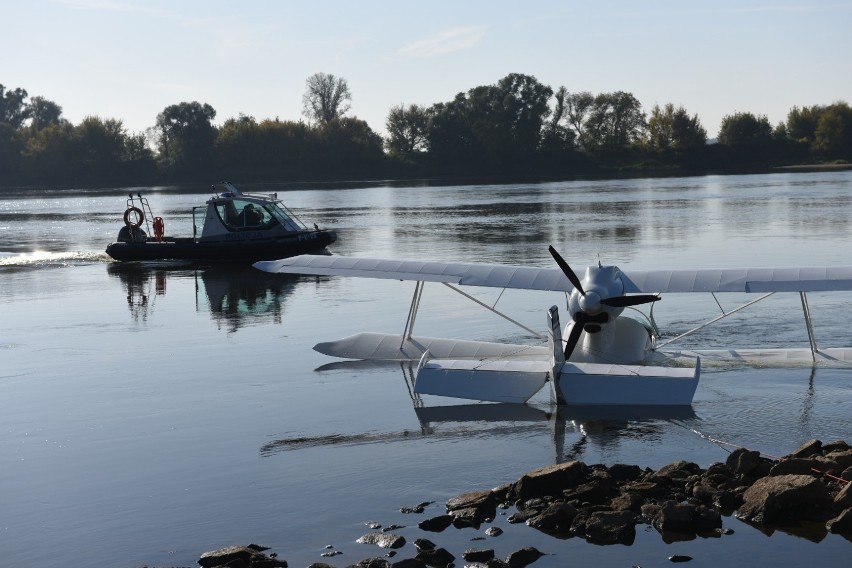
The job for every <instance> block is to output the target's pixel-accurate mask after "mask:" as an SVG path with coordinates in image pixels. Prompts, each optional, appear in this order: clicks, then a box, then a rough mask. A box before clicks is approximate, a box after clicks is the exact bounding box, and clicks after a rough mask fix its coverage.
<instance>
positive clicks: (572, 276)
mask: <svg viewBox="0 0 852 568" xmlns="http://www.w3.org/2000/svg"><path fill="white" fill-rule="evenodd" d="M548 250H549V251H550V254H551V256H553V260H555V261H556V264H558V265H559V268H561V269H562V272H563V273H564V274H565V276H567V277H568V281H569V282H571V285H572V286H574V288H576V289H577V291H578V292H579V293H580V295H581V296H585V295H586V292H585V291H584V290H583V285H582V284H580V279H579V278H577V275H576V274H575V273H574V271H573V270H571V267H570V266H568V263H567V262H565V259H564V258H562V255H560V254H559V253H558V252H556V249H555V248H553V245H550V247H549V248H548Z"/></svg>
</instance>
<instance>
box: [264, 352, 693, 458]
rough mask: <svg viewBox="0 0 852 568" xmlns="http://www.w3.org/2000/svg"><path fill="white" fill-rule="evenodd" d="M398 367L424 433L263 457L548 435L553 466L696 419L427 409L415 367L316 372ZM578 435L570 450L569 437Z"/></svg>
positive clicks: (315, 443)
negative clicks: (396, 444)
mask: <svg viewBox="0 0 852 568" xmlns="http://www.w3.org/2000/svg"><path fill="white" fill-rule="evenodd" d="M397 365H398V366H400V367H401V368H402V372H403V377H404V379H405V382H406V386H407V387H408V390H409V394H410V395H411V399H412V402H413V406H414V412H415V414H416V415H417V419H418V422H419V424H420V429H419V431H418V430H402V431H399V432H375V431H374V432H363V433H358V434H351V433H345V434H336V433H335V434H326V435H320V436H295V437H288V438H282V439H279V440H275V441H273V442H270V443H268V444H265V445H263V446H262V447H261V449H260V453H261V455H272V454H275V453H278V452H284V451H294V450H300V449H306V448H316V447H325V446H359V445H365V444H375V443H381V444H387V443H389V442H406V441H411V440H417V439H422V438H424V437H428V438H433V439H434V438H441V439H458V438H482V437H489V438H490V437H495V436H496V437H500V436H510V437H516V436H518V435H523V436H531V435H536V434H538V435H548V434H549V435H550V436H551V437H552V441H553V450H554V462H555V463H562V462H564V461H565V460H567V459H580V458H581V457H582V455H583V452H584V451H585V450H586V449H587V447H588V445H589V444H590V443H591V444H592V445H593V446H597V447H606V446H610V445H612V444H615V443H617V442H618V441H619V440H622V439H624V438H630V437H641V438H642V439H645V440H647V439H648V435H649V434H652V433H659V432H661V431H662V429H663V428H664V427H665V425H666V424H667V423H678V422H679V421H690V420H692V419H694V418H695V412H694V411H693V410H692V407H691V406H559V405H555V404H549V403H541V404H511V403H497V404H486V403H474V404H457V405H448V406H424V404H423V400H422V399H421V398H420V397H419V395H417V394H416V393H415V392H414V389H413V388H412V383H413V381H414V376H413V375H414V366H413V364H410V363H406V362H391V361H363V360H360V361H339V362H335V363H329V364H327V365H323V366H322V367H320V368H319V369H317V371H319V372H333V371H343V370H350V369H363V368H370V367H373V368H384V367H386V366H394V367H395V366H397ZM572 432H573V433H574V434H576V439H575V440H573V441H572V442H571V444H570V446H568V447H567V448H566V437H567V436H568V435H569V434H570V433H572Z"/></svg>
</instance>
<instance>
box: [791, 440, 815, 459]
mask: <svg viewBox="0 0 852 568" xmlns="http://www.w3.org/2000/svg"><path fill="white" fill-rule="evenodd" d="M821 449H822V442H820V441H819V440H809V441H807V442H805V443H804V444H802V445H801V446H799V447H798V448H796V450H795V451H793V453H791V454H790V457H791V458H807V457H810V456H813V455H816V454H818V453H819V452H820V450H821Z"/></svg>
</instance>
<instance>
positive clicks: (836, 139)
mask: <svg viewBox="0 0 852 568" xmlns="http://www.w3.org/2000/svg"><path fill="white" fill-rule="evenodd" d="M814 148H815V149H816V150H817V151H819V152H823V153H825V154H827V155H829V156H833V157H838V158H852V108H850V107H849V105H848V104H846V103H845V102H838V103H834V104H833V105H830V106H828V107H826V108H825V110H824V111H823V112H822V114H821V115H820V117H819V121H818V122H817V127H816V131H815V132H814Z"/></svg>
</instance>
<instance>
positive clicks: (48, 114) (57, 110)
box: [29, 97, 64, 132]
mask: <svg viewBox="0 0 852 568" xmlns="http://www.w3.org/2000/svg"><path fill="white" fill-rule="evenodd" d="M29 117H30V119H31V120H30V128H32V129H33V130H34V131H36V132H37V131H39V130H41V129H42V128H46V127H48V126H52V125H55V124H61V123H62V122H63V121H64V119H63V118H62V107H61V106H59V105H58V104H56V103H55V102H53V101H49V100H47V99H46V98H44V97H33V98H31V99H30V104H29Z"/></svg>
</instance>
